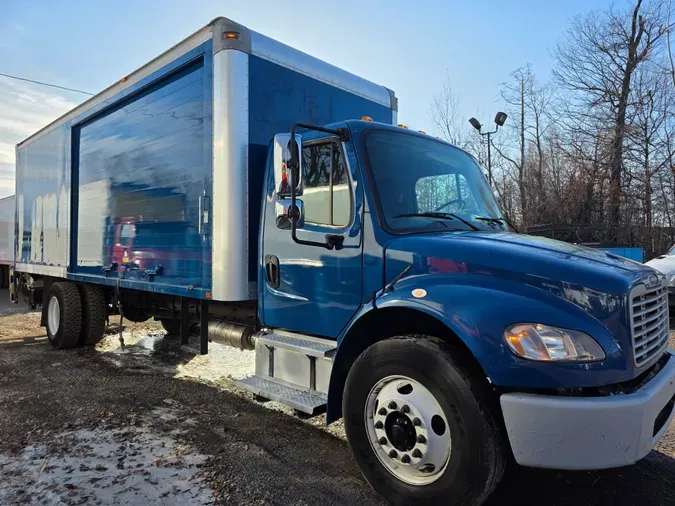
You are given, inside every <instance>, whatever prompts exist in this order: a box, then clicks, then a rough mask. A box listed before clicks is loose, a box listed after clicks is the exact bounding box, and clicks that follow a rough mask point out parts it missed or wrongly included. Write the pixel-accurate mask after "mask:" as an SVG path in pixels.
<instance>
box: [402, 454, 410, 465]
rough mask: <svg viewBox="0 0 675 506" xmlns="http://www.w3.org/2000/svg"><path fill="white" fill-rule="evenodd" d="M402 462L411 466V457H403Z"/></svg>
mask: <svg viewBox="0 0 675 506" xmlns="http://www.w3.org/2000/svg"><path fill="white" fill-rule="evenodd" d="M401 462H403V463H404V464H410V456H409V455H404V456H403V457H401Z"/></svg>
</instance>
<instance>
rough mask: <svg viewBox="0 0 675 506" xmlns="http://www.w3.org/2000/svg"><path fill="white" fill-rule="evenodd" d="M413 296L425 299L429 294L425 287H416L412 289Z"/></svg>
mask: <svg viewBox="0 0 675 506" xmlns="http://www.w3.org/2000/svg"><path fill="white" fill-rule="evenodd" d="M412 296H413V297H415V298H416V299H423V298H424V297H426V296H427V291H426V290H425V289H424V288H415V289H414V290H413V291H412Z"/></svg>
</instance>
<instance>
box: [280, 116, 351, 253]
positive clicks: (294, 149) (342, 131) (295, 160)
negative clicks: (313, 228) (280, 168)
mask: <svg viewBox="0 0 675 506" xmlns="http://www.w3.org/2000/svg"><path fill="white" fill-rule="evenodd" d="M298 128H304V129H306V130H314V131H317V132H324V133H327V134H332V135H335V136H336V137H337V138H338V139H340V141H342V142H347V141H348V140H349V131H348V130H347V129H346V128H338V129H335V130H333V129H331V128H324V127H321V126H316V125H310V124H309V123H295V124H294V125H293V126H292V127H291V140H295V132H296V130H297V129H298ZM299 167H300V153H299V150H298V143H297V142H291V156H290V159H289V160H288V169H289V170H288V172H289V174H290V177H291V206H290V208H289V210H288V211H289V212H288V217H289V218H290V219H291V238H292V239H293V241H294V242H295V243H296V244H302V245H304V246H318V247H320V248H326V249H329V250H331V249H334V248H335V247H336V246H340V245H341V243H340V244H337V243H336V240H335V238H334V237H332V236H326V241H325V242H318V241H306V240H304V239H300V238H298V220H299V219H300V213H299V209H298V208H297V205H296V189H295V188H296V185H297V182H296V181H294V180H293V174H294V173H295V171H296V169H298V168H299ZM297 172H298V175H300V171H299V170H298V171H297ZM329 237H330V238H329Z"/></svg>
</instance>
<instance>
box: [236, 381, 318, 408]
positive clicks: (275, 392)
mask: <svg viewBox="0 0 675 506" xmlns="http://www.w3.org/2000/svg"><path fill="white" fill-rule="evenodd" d="M237 386H238V387H240V388H243V389H245V390H248V391H249V392H253V393H254V394H256V395H260V396H261V397H265V398H266V399H270V400H273V401H277V402H280V403H282V404H285V405H287V406H290V407H292V408H295V409H297V410H298V411H302V412H303V413H307V414H308V415H314V414H318V413H319V412H320V411H321V410H322V408H324V407H325V406H326V400H327V396H326V394H322V393H320V392H316V391H314V390H306V389H304V388H295V387H292V386H290V385H287V384H284V383H280V382H278V381H275V380H273V379H271V378H263V377H262V376H249V377H248V378H244V379H242V380H239V381H237Z"/></svg>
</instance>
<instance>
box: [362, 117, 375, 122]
mask: <svg viewBox="0 0 675 506" xmlns="http://www.w3.org/2000/svg"><path fill="white" fill-rule="evenodd" d="M361 121H373V118H371V117H370V116H361Z"/></svg>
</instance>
